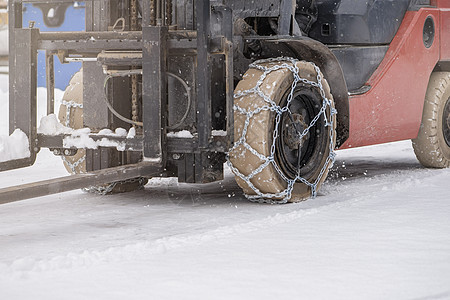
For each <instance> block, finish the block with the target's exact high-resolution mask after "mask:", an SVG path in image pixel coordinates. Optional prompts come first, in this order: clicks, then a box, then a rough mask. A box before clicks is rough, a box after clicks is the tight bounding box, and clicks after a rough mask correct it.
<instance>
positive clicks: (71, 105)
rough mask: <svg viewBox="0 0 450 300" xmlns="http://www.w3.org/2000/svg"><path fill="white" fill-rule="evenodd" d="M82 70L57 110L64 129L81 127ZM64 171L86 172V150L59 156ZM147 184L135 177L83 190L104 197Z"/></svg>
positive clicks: (73, 78)
mask: <svg viewBox="0 0 450 300" xmlns="http://www.w3.org/2000/svg"><path fill="white" fill-rule="evenodd" d="M82 87H83V70H82V69H81V70H80V71H78V72H77V73H75V74H74V76H73V77H72V79H71V80H70V82H69V86H68V87H67V88H66V90H65V92H64V96H63V100H62V102H61V106H60V110H59V114H58V117H59V121H60V122H61V123H62V124H63V125H64V126H66V127H69V128H72V129H80V128H82V127H83V108H84V107H83V98H82V97H83V94H82V93H83V89H82ZM61 158H62V160H63V163H64V167H65V168H66V170H67V171H68V172H69V173H71V174H72V175H74V174H80V173H85V172H86V164H85V162H86V150H85V149H78V151H77V153H76V154H75V155H73V156H61ZM147 182H148V179H147V178H144V177H137V178H131V179H128V180H123V181H115V182H111V183H109V184H104V185H98V186H90V187H88V188H84V189H83V190H84V191H85V192H90V193H95V194H100V195H106V194H111V193H118V192H119V193H120V192H125V191H131V190H138V189H142V188H143V187H144V185H145V184H146V183H147Z"/></svg>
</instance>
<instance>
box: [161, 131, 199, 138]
mask: <svg viewBox="0 0 450 300" xmlns="http://www.w3.org/2000/svg"><path fill="white" fill-rule="evenodd" d="M167 136H168V137H171V138H182V139H190V138H193V137H194V136H193V135H192V133H191V132H190V131H189V130H181V131H176V132H174V131H171V132H168V133H167Z"/></svg>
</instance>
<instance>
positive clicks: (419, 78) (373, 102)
mask: <svg viewBox="0 0 450 300" xmlns="http://www.w3.org/2000/svg"><path fill="white" fill-rule="evenodd" d="M449 2H450V1H449ZM428 16H432V17H433V19H434V22H435V24H439V23H440V22H439V10H438V9H435V8H427V9H421V10H420V11H418V12H407V13H406V15H405V18H404V20H403V22H402V25H401V26H400V28H399V31H398V33H397V35H396V36H395V38H394V40H393V41H392V43H391V45H390V47H389V50H388V52H387V53H386V56H385V58H384V59H383V61H382V63H381V64H380V66H379V67H378V69H377V70H376V71H375V73H374V74H373V75H372V77H371V78H370V79H369V81H368V82H367V84H368V85H370V86H371V87H372V88H371V90H370V91H369V92H367V93H365V94H363V95H357V96H352V97H350V137H349V139H348V140H347V142H345V144H344V145H343V146H342V147H341V149H344V148H350V147H359V146H366V145H374V144H381V143H387V142H393V141H400V140H406V139H411V138H415V137H416V136H417V134H418V131H419V126H420V123H421V119H422V109H423V103H424V98H425V93H426V89H427V85H428V80H429V77H430V74H431V72H432V70H433V68H434V67H435V65H436V63H437V62H438V60H439V52H440V46H439V45H440V40H439V37H440V35H439V27H438V26H437V28H436V35H435V40H434V43H433V45H432V46H431V47H430V48H428V49H427V48H426V47H425V45H424V43H423V25H424V22H425V19H426V18H427V17H428Z"/></svg>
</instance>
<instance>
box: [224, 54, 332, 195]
mask: <svg viewBox="0 0 450 300" xmlns="http://www.w3.org/2000/svg"><path fill="white" fill-rule="evenodd" d="M299 62H300V61H299V60H297V59H294V58H288V57H279V58H269V59H263V60H258V61H255V62H254V63H252V64H251V65H250V66H249V67H250V68H253V69H257V70H260V71H262V72H263V74H262V75H261V77H260V78H259V80H258V82H257V83H256V86H255V87H253V88H251V89H248V90H245V91H238V92H235V94H234V99H239V98H241V97H245V96H247V95H250V94H255V95H257V96H259V97H261V98H262V99H263V100H264V102H265V103H266V104H265V105H264V106H261V107H258V108H257V109H255V110H252V111H250V110H246V109H244V108H242V107H239V106H238V105H236V104H235V105H234V106H233V110H234V111H235V113H238V114H242V115H244V116H246V120H245V123H244V128H243V131H242V135H241V136H240V137H236V138H238V139H237V140H236V142H235V143H234V146H233V147H232V148H231V149H230V150H229V152H228V153H227V164H228V166H229V167H230V169H231V170H232V172H233V173H234V174H235V175H236V176H238V177H239V178H241V179H242V180H243V181H244V182H246V183H247V185H248V186H249V187H250V188H251V189H252V190H253V191H254V192H255V193H256V195H245V196H246V197H247V198H248V199H249V200H250V201H252V202H258V203H271V204H273V203H276V204H282V203H286V202H288V201H289V200H290V199H291V197H292V191H293V188H294V184H295V183H298V182H301V183H303V184H305V185H307V186H309V187H310V188H311V196H312V197H313V198H315V197H316V196H317V189H318V185H319V183H320V181H321V179H322V177H323V176H324V173H325V171H326V170H327V168H328V166H330V167H331V166H332V165H333V163H334V161H335V157H336V154H335V152H334V147H335V144H334V134H335V133H334V130H331V134H330V144H329V155H328V157H327V159H326V161H325V164H324V165H323V167H322V169H321V171H320V173H319V176H318V177H317V179H316V180H315V181H313V182H309V181H308V180H306V179H305V178H303V177H302V176H301V174H300V166H298V173H297V176H296V177H295V178H294V179H290V178H288V177H286V175H285V174H284V173H283V171H282V170H281V168H280V166H279V165H278V164H277V162H276V160H275V149H276V146H275V145H276V141H277V139H278V138H279V132H278V127H279V124H280V121H281V116H282V114H283V113H285V112H288V113H290V114H291V112H290V110H289V107H290V103H291V101H292V100H293V97H294V91H295V88H296V86H297V84H298V83H304V84H306V85H310V86H312V87H315V88H317V89H318V90H319V91H320V95H321V97H322V107H321V108H320V111H319V113H318V114H317V115H316V116H315V117H314V118H313V120H312V121H311V122H310V124H309V125H308V127H307V128H305V129H304V130H303V131H302V132H299V131H298V130H297V128H295V130H296V131H297V134H298V139H299V140H302V139H303V137H305V136H306V135H307V134H308V133H309V131H310V129H311V128H312V127H313V126H314V125H315V124H316V123H317V121H318V120H319V118H320V117H321V116H323V118H324V120H325V127H328V126H331V127H332V128H334V122H335V121H334V119H335V118H334V117H333V116H334V115H336V114H337V111H336V110H335V109H334V108H333V106H332V100H330V99H328V98H327V97H326V94H325V90H324V88H323V86H322V73H321V72H320V69H319V67H317V66H316V65H315V64H313V66H314V69H315V71H316V73H317V78H316V81H311V80H308V79H305V78H301V77H300V75H299V71H300V69H299V67H298V65H297V64H298V63H299ZM281 69H286V70H289V71H290V72H292V74H293V76H294V81H293V82H292V86H291V90H290V94H289V95H288V98H287V103H286V105H285V106H284V107H281V106H279V105H278V104H277V103H275V102H274V101H273V100H272V99H271V98H270V96H269V95H266V94H265V93H264V92H263V91H262V89H261V86H262V84H263V82H264V80H265V78H266V77H267V76H268V75H269V74H270V73H271V72H274V71H277V70H281ZM262 111H271V112H274V113H276V117H275V126H274V128H275V129H274V132H273V141H272V145H271V149H270V156H268V157H267V156H265V155H263V154H261V153H259V152H258V151H257V150H255V149H254V148H253V147H252V146H250V144H249V143H247V140H246V135H247V131H248V128H249V124H250V120H251V119H252V117H253V116H255V115H257V114H259V113H261V112H262ZM327 112H328V115H329V117H327ZM239 146H243V147H245V149H247V150H248V151H250V152H251V153H252V154H254V155H255V156H257V157H258V158H259V159H261V160H262V161H263V162H262V163H261V165H260V166H259V167H258V168H256V169H255V170H253V171H252V172H251V173H250V174H248V175H244V174H242V173H241V172H240V171H239V170H238V169H237V168H236V167H235V166H234V165H233V163H232V162H231V161H230V157H229V155H230V152H232V151H234V150H236V148H238V147H239ZM269 165H272V166H273V167H274V168H275V170H276V171H277V173H278V174H279V176H280V177H281V178H282V179H283V180H284V181H285V182H286V183H287V187H286V189H285V190H283V191H282V192H279V193H275V194H270V193H263V192H261V191H260V190H259V189H258V188H257V187H255V186H254V184H253V183H252V182H251V179H252V178H253V177H255V176H256V175H257V174H259V173H261V172H262V171H263V170H264V168H266V167H268V166H269ZM280 199H281V200H280Z"/></svg>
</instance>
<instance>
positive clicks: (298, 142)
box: [283, 114, 309, 150]
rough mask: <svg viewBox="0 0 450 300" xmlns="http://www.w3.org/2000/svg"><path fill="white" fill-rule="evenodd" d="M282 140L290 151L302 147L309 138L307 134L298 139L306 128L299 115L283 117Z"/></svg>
mask: <svg viewBox="0 0 450 300" xmlns="http://www.w3.org/2000/svg"><path fill="white" fill-rule="evenodd" d="M285 118H286V119H287V120H285V122H284V124H285V126H284V130H283V134H284V140H285V142H286V145H287V146H288V147H289V149H290V150H298V149H299V148H301V147H302V146H303V143H304V142H305V140H307V139H308V138H309V132H308V133H307V134H306V135H304V136H303V137H302V138H300V136H301V134H302V133H303V131H304V130H305V129H306V128H307V127H308V125H307V124H306V122H305V118H304V117H303V116H302V115H300V114H290V115H289V117H288V116H285Z"/></svg>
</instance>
